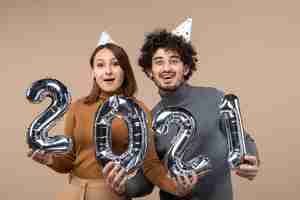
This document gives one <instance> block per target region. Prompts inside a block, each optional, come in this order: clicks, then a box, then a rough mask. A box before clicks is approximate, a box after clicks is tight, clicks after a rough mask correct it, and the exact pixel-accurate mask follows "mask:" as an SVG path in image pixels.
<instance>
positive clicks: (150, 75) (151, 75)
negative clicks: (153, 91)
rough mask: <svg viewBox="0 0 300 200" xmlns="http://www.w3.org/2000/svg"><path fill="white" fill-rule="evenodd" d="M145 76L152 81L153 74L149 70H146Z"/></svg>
mask: <svg viewBox="0 0 300 200" xmlns="http://www.w3.org/2000/svg"><path fill="white" fill-rule="evenodd" d="M146 74H147V76H148V77H149V78H150V79H151V80H153V72H152V69H151V68H147V69H146Z"/></svg>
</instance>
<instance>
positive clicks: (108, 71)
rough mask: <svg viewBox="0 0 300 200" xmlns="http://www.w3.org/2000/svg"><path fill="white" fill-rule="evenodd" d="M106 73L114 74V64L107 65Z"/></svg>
mask: <svg viewBox="0 0 300 200" xmlns="http://www.w3.org/2000/svg"><path fill="white" fill-rule="evenodd" d="M105 73H106V74H112V66H111V65H106V67H105Z"/></svg>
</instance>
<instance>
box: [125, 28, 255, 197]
mask: <svg viewBox="0 0 300 200" xmlns="http://www.w3.org/2000/svg"><path fill="white" fill-rule="evenodd" d="M196 56H197V53H196V51H195V49H194V47H193V46H192V45H191V43H190V42H189V41H187V40H186V38H184V37H183V36H178V35H177V34H174V33H173V32H167V31H166V30H157V31H154V32H152V33H150V34H148V35H147V36H146V39H145V43H144V45H143V46H142V48H141V54H140V57H139V65H140V66H141V67H142V69H143V71H144V72H145V73H146V75H147V76H148V77H149V78H150V79H151V80H152V81H153V82H154V83H155V85H156V86H157V88H158V91H159V94H160V96H161V101H160V102H159V103H158V104H157V105H156V106H155V107H154V108H153V110H152V113H153V116H155V114H156V113H157V112H159V111H160V110H162V109H165V108H167V107H179V108H184V109H186V110H187V111H189V112H190V113H191V114H192V116H193V117H194V118H195V121H196V133H195V136H194V137H193V138H192V140H190V141H189V142H190V143H189V145H188V147H187V149H186V150H185V154H184V159H185V160H186V161H188V160H191V159H192V158H194V157H196V156H197V155H199V154H201V155H206V156H208V158H209V159H210V161H211V164H212V170H211V171H210V173H208V174H207V175H205V176H203V177H200V178H199V180H198V183H197V184H196V185H195V186H194V187H193V189H192V192H191V193H190V195H188V196H185V197H184V198H183V197H181V198H180V197H176V196H173V195H172V194H169V193H166V192H164V191H160V199H161V200H177V199H191V200H200V199H201V200H232V199H233V194H232V184H231V170H230V167H229V165H228V162H227V141H226V140H227V138H226V136H225V134H224V133H223V132H222V131H221V129H220V126H219V124H220V123H219V121H220V115H219V105H220V104H221V100H222V97H223V96H224V93H223V92H222V91H220V90H217V89H215V88H211V87H192V86H190V85H189V84H188V83H187V81H188V80H189V78H190V77H191V76H192V74H193V72H194V71H196V62H197V58H196ZM176 134H177V131H176V128H174V127H173V128H171V129H170V131H169V132H168V133H167V134H166V135H159V134H157V135H156V138H155V139H156V140H155V142H156V150H157V153H158V155H159V158H160V159H161V160H164V159H166V153H167V152H168V149H169V148H170V145H171V143H172V139H173V138H174V137H175V136H176ZM246 147H247V150H248V154H249V155H246V156H245V158H244V160H245V161H246V162H245V163H244V164H241V165H240V166H239V167H238V169H236V170H235V173H236V174H237V175H239V176H241V177H244V178H247V179H249V180H253V179H254V178H255V176H256V175H257V173H258V169H259V159H258V153H257V150H256V145H255V142H254V140H253V139H252V138H251V137H250V136H249V134H246ZM144 183H146V180H143V178H142V176H141V175H140V174H139V175H138V176H136V177H135V178H132V179H130V180H129V181H128V182H127V184H126V186H127V192H128V193H131V194H130V196H134V195H132V194H133V193H132V191H133V190H134V188H135V190H136V191H139V193H138V195H141V191H147V190H146V189H145V188H141V187H139V186H141V185H145V184H144ZM148 189H149V188H148ZM148 191H149V190H148Z"/></svg>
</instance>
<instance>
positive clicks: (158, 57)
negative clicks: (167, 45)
mask: <svg viewBox="0 0 300 200" xmlns="http://www.w3.org/2000/svg"><path fill="white" fill-rule="evenodd" d="M160 59H163V57H161V56H157V57H154V58H153V59H152V60H160Z"/></svg>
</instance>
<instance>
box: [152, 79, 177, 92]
mask: <svg viewBox="0 0 300 200" xmlns="http://www.w3.org/2000/svg"><path fill="white" fill-rule="evenodd" d="M153 81H154V83H155V85H156V87H157V88H158V89H159V90H160V91H162V92H166V93H168V92H174V91H176V90H177V88H179V87H180V86H181V85H182V83H183V82H181V83H180V84H178V85H173V86H162V84H160V82H159V81H157V80H155V79H153Z"/></svg>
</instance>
